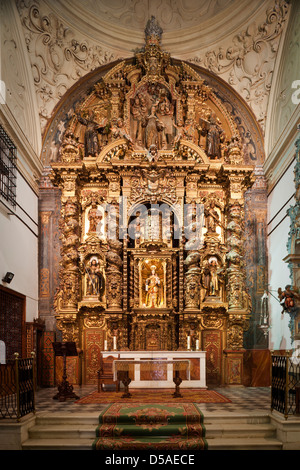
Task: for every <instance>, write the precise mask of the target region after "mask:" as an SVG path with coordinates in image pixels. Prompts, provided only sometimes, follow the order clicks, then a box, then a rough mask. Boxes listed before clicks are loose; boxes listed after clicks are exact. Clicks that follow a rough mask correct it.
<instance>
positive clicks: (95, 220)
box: [88, 203, 103, 233]
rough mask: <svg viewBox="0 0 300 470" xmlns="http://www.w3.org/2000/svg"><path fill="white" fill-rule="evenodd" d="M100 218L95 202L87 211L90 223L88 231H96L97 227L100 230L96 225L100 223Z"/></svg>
mask: <svg viewBox="0 0 300 470" xmlns="http://www.w3.org/2000/svg"><path fill="white" fill-rule="evenodd" d="M102 218H103V216H102V214H101V212H100V211H99V210H98V208H97V204H95V203H93V204H92V207H91V209H90V210H89V212H88V220H89V223H90V226H89V230H88V233H91V232H97V229H98V231H99V232H100V230H99V228H100V227H98V224H100V222H101V220H102Z"/></svg>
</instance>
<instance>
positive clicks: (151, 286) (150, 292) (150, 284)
mask: <svg viewBox="0 0 300 470" xmlns="http://www.w3.org/2000/svg"><path fill="white" fill-rule="evenodd" d="M145 289H146V300H145V306H146V307H150V308H155V307H159V306H160V305H161V300H162V299H161V295H160V291H161V281H160V278H159V276H158V275H157V274H156V266H155V265H153V266H151V275H150V276H149V277H148V278H147V279H146V285H145Z"/></svg>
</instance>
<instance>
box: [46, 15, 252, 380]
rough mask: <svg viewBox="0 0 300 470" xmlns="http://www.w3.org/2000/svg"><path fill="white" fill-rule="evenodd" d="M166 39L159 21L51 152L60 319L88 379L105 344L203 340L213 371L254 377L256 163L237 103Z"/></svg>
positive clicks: (196, 344) (80, 109)
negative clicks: (54, 155)
mask: <svg viewBox="0 0 300 470" xmlns="http://www.w3.org/2000/svg"><path fill="white" fill-rule="evenodd" d="M160 39H161V37H160V31H159V29H157V25H155V23H154V22H153V21H150V22H149V23H148V25H147V28H146V42H145V46H144V48H143V49H142V50H141V51H140V52H137V53H136V55H135V58H134V60H132V61H131V62H128V61H121V62H119V63H118V64H117V65H115V66H114V67H112V68H111V69H110V70H109V71H108V72H107V73H106V75H104V76H103V77H102V78H101V80H100V81H99V82H97V83H96V84H95V85H94V86H93V88H92V90H91V91H90V93H89V94H88V96H86V97H85V98H84V99H83V100H82V101H80V102H78V103H77V105H76V109H75V112H74V113H73V114H72V115H71V116H70V118H69V121H68V125H67V128H66V130H65V132H64V135H63V138H62V141H61V146H60V151H59V158H58V160H57V161H55V162H53V163H52V164H51V166H52V173H51V181H52V183H53V185H54V186H56V187H58V188H60V190H61V221H60V230H61V243H62V245H61V260H60V274H59V276H60V286H59V289H58V291H57V293H56V296H55V302H54V305H55V316H56V323H57V327H58V328H59V330H61V332H62V339H63V340H66V341H76V343H77V345H78V350H79V351H81V352H82V377H83V381H84V382H85V383H95V380H96V374H97V370H98V368H99V357H100V351H101V350H103V349H104V348H107V349H108V350H113V349H115V350H133V351H134V350H147V351H148V350H149V351H155V350H156V351H159V350H182V351H185V350H186V349H187V348H190V349H199V350H202V349H203V350H206V351H207V374H208V381H209V379H211V381H212V382H213V383H216V384H217V383H218V384H222V383H226V381H228V380H227V378H228V377H229V378H230V379H229V382H230V381H231V382H232V380H234V383H241V381H242V362H243V351H244V350H243V335H244V332H245V331H246V330H247V328H248V326H249V317H250V312H251V300H250V296H249V294H248V292H247V289H246V273H245V263H244V258H245V251H244V233H245V227H244V219H245V192H246V191H247V190H248V189H249V188H250V187H251V186H252V184H253V169H254V166H253V165H250V164H245V160H244V156H243V148H242V143H241V136H240V132H239V129H238V127H237V124H236V122H235V120H234V119H233V116H232V115H231V114H230V113H229V112H228V110H227V107H225V106H224V105H223V104H222V102H221V100H220V99H219V98H218V96H217V94H216V93H215V92H214V90H213V89H212V88H211V87H209V86H208V85H207V83H206V82H205V81H204V80H203V79H202V78H201V77H200V75H199V74H198V73H197V72H196V71H195V70H194V69H193V68H191V67H190V66H189V65H188V64H186V63H184V62H182V63H181V62H178V61H177V62H176V64H174V63H173V61H172V58H171V57H170V55H169V54H168V53H166V52H164V51H162V49H161V46H160ZM45 217H46V215H45ZM45 283H46V279H45ZM197 373H198V372H197V370H193V374H194V375H195V376H197ZM233 377H234V379H233Z"/></svg>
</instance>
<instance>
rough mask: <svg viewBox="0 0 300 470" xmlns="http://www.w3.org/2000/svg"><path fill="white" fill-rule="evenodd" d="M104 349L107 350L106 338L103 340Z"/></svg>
mask: <svg viewBox="0 0 300 470" xmlns="http://www.w3.org/2000/svg"><path fill="white" fill-rule="evenodd" d="M104 351H107V340H106V339H105V340H104Z"/></svg>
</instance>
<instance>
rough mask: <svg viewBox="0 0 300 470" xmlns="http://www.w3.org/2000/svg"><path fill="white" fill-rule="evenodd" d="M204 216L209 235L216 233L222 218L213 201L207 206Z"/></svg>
mask: <svg viewBox="0 0 300 470" xmlns="http://www.w3.org/2000/svg"><path fill="white" fill-rule="evenodd" d="M204 216H205V226H206V229H207V233H216V228H217V227H218V226H220V218H219V214H218V212H217V211H216V209H215V203H214V202H213V201H211V202H210V203H208V204H207V205H206V206H205V208H204Z"/></svg>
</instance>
